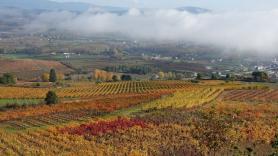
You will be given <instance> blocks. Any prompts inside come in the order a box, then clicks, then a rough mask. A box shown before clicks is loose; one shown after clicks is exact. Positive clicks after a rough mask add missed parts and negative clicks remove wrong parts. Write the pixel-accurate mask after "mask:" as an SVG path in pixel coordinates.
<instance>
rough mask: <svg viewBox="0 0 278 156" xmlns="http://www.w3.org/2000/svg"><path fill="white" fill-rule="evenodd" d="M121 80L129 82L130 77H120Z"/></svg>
mask: <svg viewBox="0 0 278 156" xmlns="http://www.w3.org/2000/svg"><path fill="white" fill-rule="evenodd" d="M121 80H122V81H131V80H132V78H131V76H130V75H122V76H121Z"/></svg>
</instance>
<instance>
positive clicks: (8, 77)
mask: <svg viewBox="0 0 278 156" xmlns="http://www.w3.org/2000/svg"><path fill="white" fill-rule="evenodd" d="M0 83H3V84H15V83H16V79H15V77H14V76H13V75H12V74H9V73H5V74H4V75H3V77H1V78H0Z"/></svg>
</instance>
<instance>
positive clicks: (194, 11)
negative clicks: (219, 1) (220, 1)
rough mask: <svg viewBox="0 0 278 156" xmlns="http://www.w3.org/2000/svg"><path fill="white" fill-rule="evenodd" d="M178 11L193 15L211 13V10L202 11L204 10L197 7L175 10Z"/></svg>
mask: <svg viewBox="0 0 278 156" xmlns="http://www.w3.org/2000/svg"><path fill="white" fill-rule="evenodd" d="M176 9H177V10H179V11H187V12H190V13H193V14H201V13H207V12H211V10H209V9H204V8H199V7H190V6H189V7H180V8H176Z"/></svg>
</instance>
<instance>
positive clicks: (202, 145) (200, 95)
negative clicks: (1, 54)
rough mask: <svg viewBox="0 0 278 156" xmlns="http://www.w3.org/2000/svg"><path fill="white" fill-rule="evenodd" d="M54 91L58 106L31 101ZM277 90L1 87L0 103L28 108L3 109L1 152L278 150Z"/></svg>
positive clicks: (150, 85) (160, 84)
mask: <svg viewBox="0 0 278 156" xmlns="http://www.w3.org/2000/svg"><path fill="white" fill-rule="evenodd" d="M49 90H55V91H56V92H57V94H58V96H59V97H60V98H61V99H62V100H61V101H60V103H59V104H56V105H50V106H48V105H44V104H37V105H36V104H31V103H32V102H37V100H40V99H41V100H42V99H43V98H44V96H45V94H46V93H47V92H48V91H49ZM277 95H278V91H277V90H276V89H273V88H269V87H265V86H262V85H257V84H244V83H236V82H234V83H233V82H230V83H225V82H222V81H219V82H218V81H215V82H212V81H207V82H206V81H204V82H202V83H191V82H188V81H127V82H109V83H100V84H94V83H90V82H80V83H72V84H71V85H70V86H68V87H60V88H32V87H1V88H0V98H1V99H2V100H0V103H3V104H6V103H8V102H14V103H16V101H17V102H18V104H20V102H22V99H23V98H24V99H25V100H26V101H25V102H27V103H30V106H28V105H27V106H25V107H20V108H15V109H7V110H2V111H0V154H1V155H53V156H54V155H96V156H98V155H271V154H272V155H275V154H276V155H277V154H278V153H277V152H278V147H277V142H278V131H277V130H278V101H277ZM12 99H13V100H14V101H12ZM28 100H29V101H28Z"/></svg>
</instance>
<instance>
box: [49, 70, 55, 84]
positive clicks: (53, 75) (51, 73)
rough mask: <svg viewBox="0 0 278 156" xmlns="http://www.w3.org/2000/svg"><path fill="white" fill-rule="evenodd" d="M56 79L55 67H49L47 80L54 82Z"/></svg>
mask: <svg viewBox="0 0 278 156" xmlns="http://www.w3.org/2000/svg"><path fill="white" fill-rule="evenodd" d="M56 81H57V75H56V71H55V69H51V70H50V73H49V82H56Z"/></svg>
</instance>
